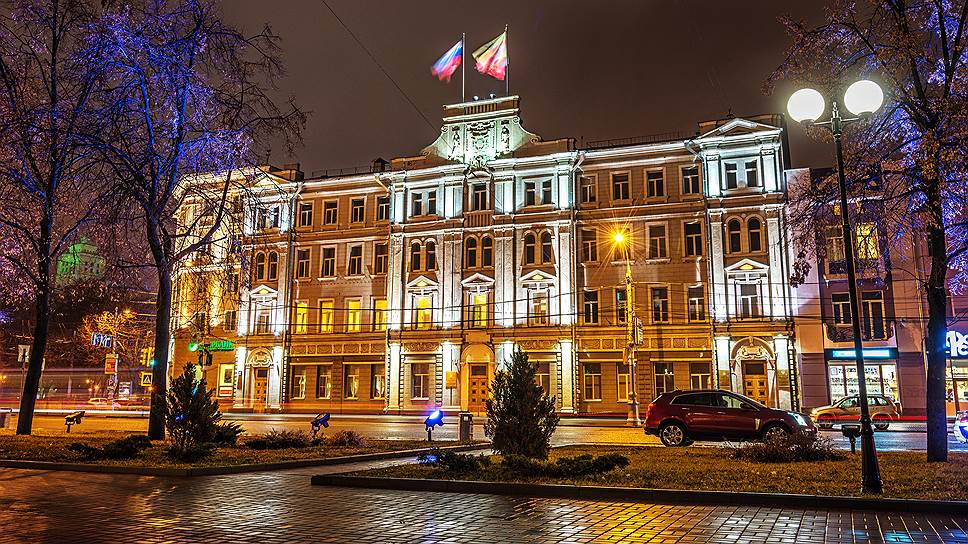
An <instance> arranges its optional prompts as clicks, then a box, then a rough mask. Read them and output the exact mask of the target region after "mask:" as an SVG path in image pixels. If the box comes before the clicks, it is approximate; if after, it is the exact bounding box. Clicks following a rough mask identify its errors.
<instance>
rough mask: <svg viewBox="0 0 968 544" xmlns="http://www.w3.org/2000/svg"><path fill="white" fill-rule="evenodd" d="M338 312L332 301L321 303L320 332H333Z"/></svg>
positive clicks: (322, 301)
mask: <svg viewBox="0 0 968 544" xmlns="http://www.w3.org/2000/svg"><path fill="white" fill-rule="evenodd" d="M335 318H336V311H335V308H334V305H333V301H332V300H321V301H319V332H333V322H334V320H335Z"/></svg>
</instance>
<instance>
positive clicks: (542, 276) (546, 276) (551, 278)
mask: <svg viewBox="0 0 968 544" xmlns="http://www.w3.org/2000/svg"><path fill="white" fill-rule="evenodd" d="M556 280H557V278H556V277H555V275H554V274H551V273H549V272H547V271H545V270H532V271H531V272H528V273H527V274H525V275H523V276H521V281H522V282H527V283H538V282H541V283H554V282H555V281H556Z"/></svg>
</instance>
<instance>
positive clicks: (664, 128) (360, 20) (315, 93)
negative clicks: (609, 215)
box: [224, 0, 831, 175]
mask: <svg viewBox="0 0 968 544" xmlns="http://www.w3.org/2000/svg"><path fill="white" fill-rule="evenodd" d="M328 1H329V5H330V6H331V7H332V8H333V10H335V11H336V13H337V14H338V15H339V16H340V18H341V19H342V20H343V22H344V23H346V25H347V26H348V27H349V28H350V29H351V30H352V31H353V32H354V33H356V35H357V36H358V37H359V39H360V40H361V41H362V42H363V44H364V45H366V47H367V48H368V49H369V50H370V51H371V52H372V53H373V55H374V56H375V57H376V59H377V60H378V61H379V62H380V64H382V65H383V67H384V68H386V70H387V71H388V72H389V73H390V75H391V76H392V77H393V78H394V79H395V80H396V81H397V83H398V84H399V85H400V87H401V88H402V89H403V91H405V92H406V94H407V95H408V96H409V97H410V99H411V100H412V101H413V102H414V103H415V104H416V106H417V107H418V108H419V110H420V112H421V113H422V114H423V116H424V117H426V118H427V119H428V120H429V121H430V124H428V123H427V121H425V120H424V118H423V117H421V115H420V114H419V113H417V111H416V110H415V109H414V108H413V106H411V105H410V104H409V103H408V102H407V100H406V99H405V98H404V97H403V96H402V95H401V94H400V92H399V91H398V90H397V89H396V88H395V87H394V86H393V84H392V83H391V82H390V81H389V80H388V79H387V78H386V76H385V75H384V74H383V73H382V72H381V71H380V68H378V67H377V66H376V65H375V64H374V63H373V61H372V60H370V58H369V57H368V56H367V54H366V53H365V52H364V51H363V50H362V49H361V48H360V46H359V45H358V44H357V43H356V42H355V41H354V40H353V38H352V37H351V36H350V35H349V34H348V33H347V31H346V30H345V29H344V28H343V27H342V26H341V25H340V24H339V22H338V21H337V20H336V19H335V18H334V17H333V15H332V14H331V13H330V12H329V10H328V9H327V8H326V6H325V5H324V4H323V3H322V1H321V0H275V1H267V0H226V1H225V3H224V6H225V7H224V9H225V12H226V15H227V17H228V18H229V20H231V21H233V22H236V23H237V24H239V25H241V26H242V27H243V28H244V29H246V30H257V29H258V28H259V27H260V26H261V25H262V24H263V23H265V22H268V23H269V24H270V25H271V26H272V27H273V29H274V30H275V32H276V33H278V34H279V35H280V36H281V37H282V38H283V44H282V45H283V47H284V49H285V53H284V54H285V59H286V63H287V68H288V74H287V76H286V78H285V79H284V80H282V81H281V82H279V92H280V93H281V95H282V96H284V97H288V96H293V97H295V99H296V101H297V102H298V103H299V104H300V105H301V106H302V107H303V108H304V109H306V110H308V111H309V112H311V115H310V118H309V122H308V125H307V127H306V132H305V133H304V140H305V143H304V146H303V147H302V148H301V149H298V150H297V151H296V153H295V156H294V157H288V156H286V153H285V152H284V150H283V148H282V146H281V145H279V144H275V145H273V149H271V157H272V161H271V162H272V163H274V164H279V165H281V164H282V163H286V162H296V161H298V162H301V163H302V168H303V171H304V172H306V174H307V175H311V174H312V172H313V171H316V170H320V169H326V168H341V167H353V166H360V165H366V164H369V162H370V161H371V160H372V159H374V158H376V157H378V156H379V157H384V158H387V159H389V158H392V157H398V156H410V155H416V154H418V153H419V151H420V149H422V148H423V147H424V146H426V145H428V144H430V143H431V142H433V140H434V139H435V138H436V136H437V134H438V133H439V124H440V117H441V105H443V104H445V103H455V102H458V101H459V100H460V92H461V87H460V77H459V73H460V72H459V71H458V73H457V74H455V77H454V79H453V80H452V81H451V82H450V83H449V84H446V83H443V82H439V81H438V80H437V79H436V77H434V76H433V75H432V74H431V73H430V65H431V64H433V62H434V61H435V60H436V59H437V58H438V57H439V56H440V55H442V54H443V53H444V52H445V51H447V49H449V48H450V47H451V46H452V45H453V44H454V43H455V42H456V41H457V40H458V39H459V38H460V34H461V32H466V33H467V48H466V51H465V62H466V61H467V59H469V58H470V53H471V52H472V51H474V50H475V49H476V48H477V47H479V46H480V45H481V44H483V43H485V42H487V41H488V40H490V39H491V38H493V37H495V36H497V35H498V34H500V32H501V31H502V30H503V29H504V25H505V24H509V25H510V32H509V38H508V55H509V58H510V69H509V73H510V86H511V93H512V94H518V95H520V96H521V100H522V120H523V125H524V127H525V128H527V129H528V130H530V131H532V132H534V133H536V134H538V135H540V136H541V137H543V138H545V139H554V138H561V137H574V138H577V139H579V140H581V139H584V140H585V141H591V140H601V139H610V138H625V137H631V136H642V135H648V134H656V133H663V132H670V131H681V132H686V133H687V134H691V133H693V132H694V131H695V130H696V124H697V122H698V121H700V120H704V119H713V118H721V117H724V116H725V115H726V114H727V112H729V111H732V113H733V114H734V115H736V116H743V115H752V114H757V113H767V112H782V111H784V109H785V104H786V98H787V97H788V96H789V93H790V92H791V91H792V90H794V89H791V88H789V87H783V88H780V89H779V90H778V91H777V92H776V93H775V94H774V95H772V96H766V95H764V93H763V90H762V88H763V83H764V81H765V80H766V78H767V76H768V75H769V74H770V72H771V71H772V70H773V69H774V68H775V67H776V66H777V65H778V64H779V63H780V62H781V61H782V59H783V56H784V52H785V51H786V48H787V46H788V44H789V38H788V37H787V35H786V33H785V31H784V29H783V28H782V26H781V25H780V24H779V23H778V21H777V17H778V16H781V15H790V16H793V17H796V18H802V19H805V20H807V21H808V22H811V23H818V22H820V21H821V20H822V16H823V6H822V3H821V2H813V1H811V2H802V1H796V2H780V1H777V0H742V1H740V0H733V1H718V0H707V1H696V0H661V1H660V0H607V1H606V0H602V1H595V2H589V1H578V0H554V1H551V0H542V1H538V0H529V1H522V0H517V1H489V2H485V1H480V0H479V1H475V2H467V1H437V0H434V1H409V2H403V1H392V2H391V1H384V2H377V1H372V0H328ZM466 68H467V95H468V97H470V96H472V95H479V96H481V97H485V96H487V95H488V94H489V93H492V92H493V93H498V94H503V92H504V83H503V82H500V81H498V80H495V79H493V78H490V77H485V76H482V75H480V74H478V73H477V72H476V71H474V69H473V60H472V59H471V63H469V64H468V65H467V66H466ZM790 129H791V145H792V158H793V166H826V165H828V164H829V163H830V162H831V157H830V150H829V149H828V148H827V146H823V145H818V144H816V143H814V142H810V141H809V140H807V139H806V138H805V137H804V136H803V131H802V130H801V129H800V128H799V127H797V126H796V125H791V127H790Z"/></svg>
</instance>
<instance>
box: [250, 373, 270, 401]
mask: <svg viewBox="0 0 968 544" xmlns="http://www.w3.org/2000/svg"><path fill="white" fill-rule="evenodd" d="M253 387H254V388H255V390H254V391H253V392H252V396H253V400H254V402H255V408H257V409H258V408H265V406H266V399H267V396H266V395H267V391H268V389H269V369H268V368H257V369H256V370H255V382H254V383H253Z"/></svg>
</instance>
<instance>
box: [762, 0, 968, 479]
mask: <svg viewBox="0 0 968 544" xmlns="http://www.w3.org/2000/svg"><path fill="white" fill-rule="evenodd" d="M785 24H786V25H787V28H788V30H789V32H790V34H791V35H792V37H793V45H792V46H791V49H790V51H789V53H788V56H787V60H786V61H785V62H784V63H783V65H782V66H781V67H780V68H779V69H778V70H777V71H776V72H775V73H774V74H773V76H772V77H771V80H770V82H769V84H768V87H771V86H772V84H773V83H775V82H776V81H778V80H782V79H786V80H793V81H796V82H798V83H807V84H809V85H819V86H821V87H822V88H825V89H826V90H827V91H828V92H829V93H831V94H837V95H841V96H842V93H843V90H844V88H845V87H844V84H845V83H850V82H852V81H854V80H856V79H858V78H859V77H861V76H867V77H870V78H872V79H875V80H878V81H881V82H882V83H883V84H884V86H885V87H886V88H887V91H888V95H889V100H888V103H887V104H886V105H885V107H884V108H883V109H882V110H881V111H880V112H879V113H877V114H875V116H874V117H873V118H872V119H870V120H869V121H868V122H866V123H862V124H855V125H854V127H856V128H854V129H853V130H854V131H856V133H855V134H851V136H850V137H849V138H847V139H846V141H847V142H848V144H849V147H848V148H847V149H846V155H847V165H846V167H845V174H846V176H847V178H848V182H849V191H850V193H851V198H852V199H853V200H854V201H855V202H858V203H860V202H868V203H874V204H865V205H858V206H857V207H856V209H855V207H854V206H851V209H850V210H843V212H844V213H850V214H854V215H855V216H856V219H855V222H856V221H857V219H859V220H860V221H864V219H863V215H865V214H867V215H868V216H870V217H871V219H868V220H867V221H868V222H870V221H874V222H875V224H879V225H880V228H881V232H882V233H883V235H884V236H885V237H886V238H887V239H888V240H887V242H888V244H889V245H890V244H893V245H894V246H895V247H896V246H897V244H898V243H899V242H900V241H901V240H902V239H903V238H909V239H910V238H913V239H919V240H926V241H927V248H928V251H927V254H928V255H925V256H923V258H924V260H925V261H926V262H927V263H929V271H928V273H927V275H926V277H925V278H924V279H923V280H922V287H923V289H924V291H925V293H926V298H927V308H928V318H927V333H926V337H925V351H926V356H927V367H928V368H927V418H928V441H927V442H928V444H927V446H928V448H927V458H928V461H944V460H947V456H948V452H947V421H946V416H945V359H946V353H945V334H946V331H947V322H946V298H947V293H948V288H951V289H952V290H954V291H956V292H959V291H962V290H963V289H964V287H965V284H966V280H968V214H966V207H968V182H966V173H968V172H966V165H968V162H966V161H965V157H966V156H968V53H966V46H968V2H966V1H965V0H929V1H924V2H907V1H904V0H867V1H863V2H853V1H850V2H848V1H838V2H836V3H834V4H833V5H832V6H830V7H829V8H828V14H827V21H826V22H825V23H824V24H822V25H821V26H819V27H816V28H811V27H807V26H806V25H804V24H803V23H800V22H797V21H790V20H787V21H785ZM836 191H837V185H836V183H832V182H830V180H828V181H827V182H826V183H819V184H816V185H815V186H813V187H811V188H809V189H808V190H806V191H804V192H803V193H802V194H799V195H791V198H792V202H791V206H792V208H793V210H794V212H793V213H794V220H793V221H792V222H793V224H797V225H801V227H802V228H801V229H800V230H799V231H798V232H795V233H794V235H795V236H797V237H798V238H800V240H799V242H800V245H801V246H802V247H815V246H813V244H814V243H815V233H816V232H817V231H816V230H815V228H816V227H817V226H823V225H825V224H829V223H831V222H832V221H831V219H832V218H831V215H832V214H833V213H835V212H836V213H840V212H839V207H834V206H831V205H830V203H831V202H833V201H834V200H835V194H836ZM800 257H801V259H800V260H801V262H800V263H798V265H797V266H798V269H799V270H800V272H801V273H802V272H803V270H804V268H803V266H804V262H803V257H805V254H802V255H800ZM918 265H920V263H918ZM856 318H858V317H857V316H855V319H856ZM861 379H863V377H861Z"/></svg>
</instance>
